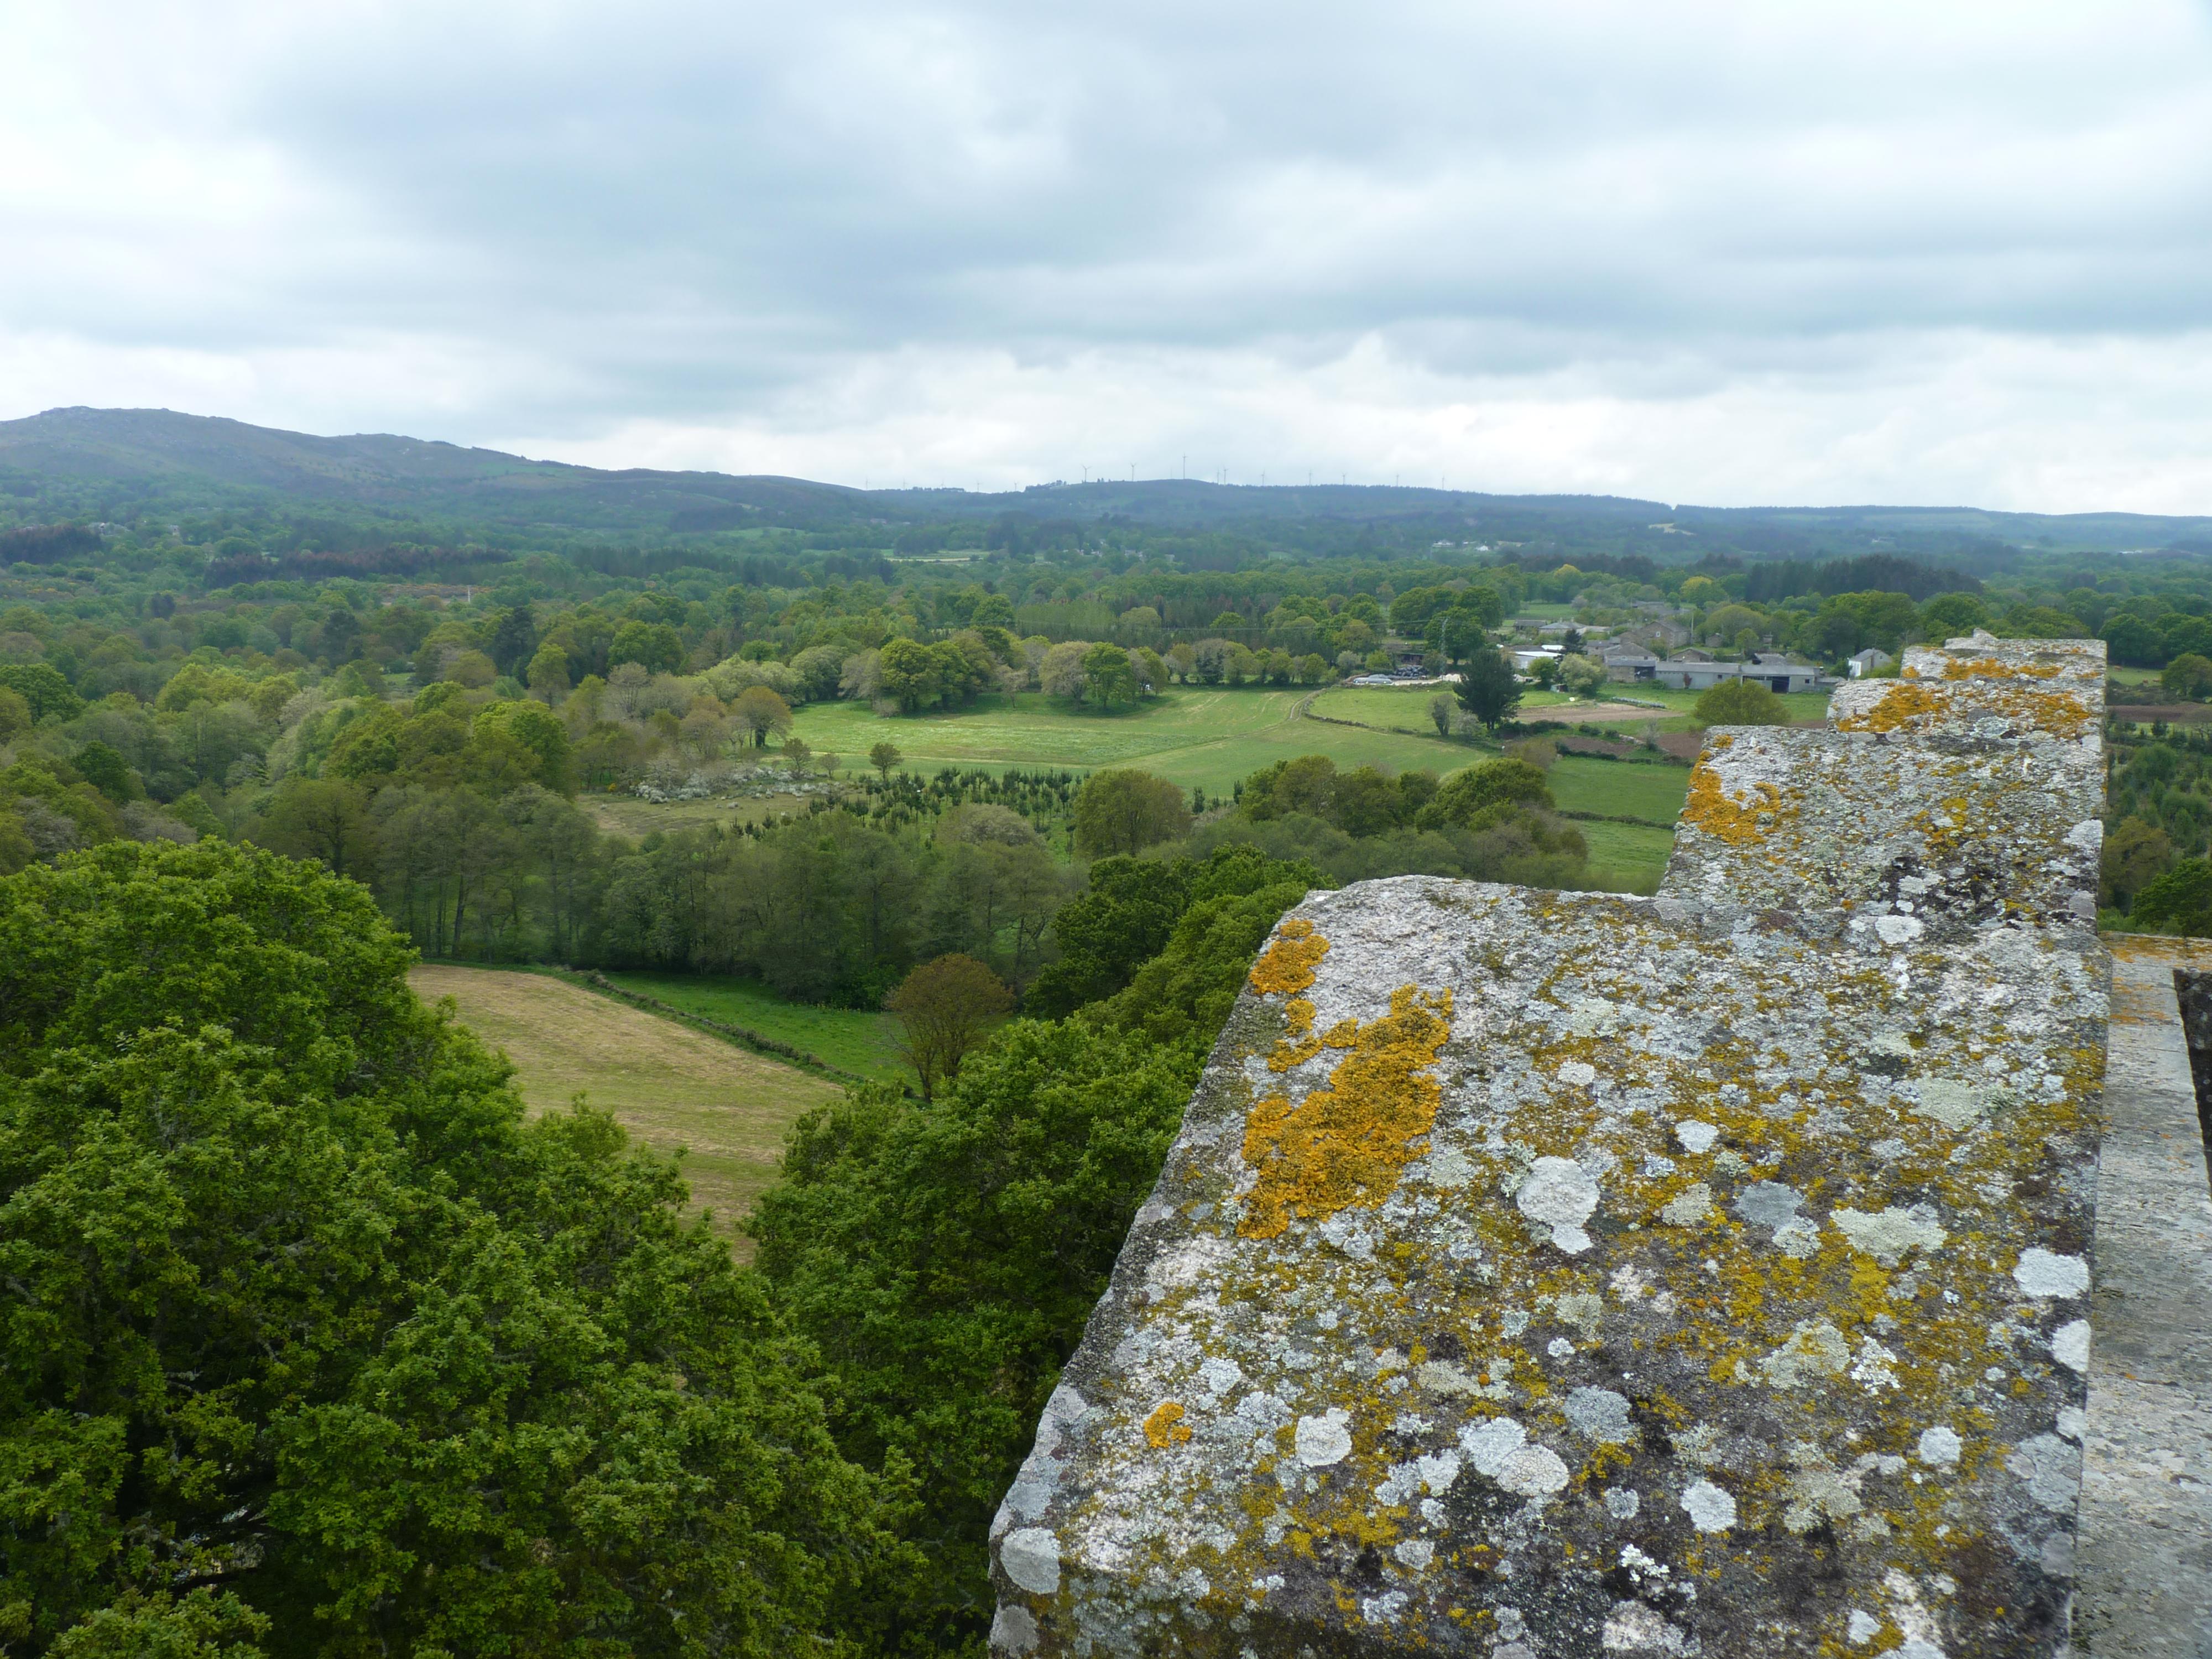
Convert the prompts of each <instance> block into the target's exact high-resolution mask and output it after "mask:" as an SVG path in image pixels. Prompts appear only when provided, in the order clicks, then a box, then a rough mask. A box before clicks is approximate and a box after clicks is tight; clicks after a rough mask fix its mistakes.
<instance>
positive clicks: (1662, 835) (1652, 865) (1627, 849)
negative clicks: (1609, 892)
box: [1575, 818, 1674, 893]
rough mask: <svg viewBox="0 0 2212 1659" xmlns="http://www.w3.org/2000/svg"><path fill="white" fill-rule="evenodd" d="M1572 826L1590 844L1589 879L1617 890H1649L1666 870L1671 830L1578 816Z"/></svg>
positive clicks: (1657, 884)
mask: <svg viewBox="0 0 2212 1659" xmlns="http://www.w3.org/2000/svg"><path fill="white" fill-rule="evenodd" d="M1575 828H1576V829H1579V830H1580V831H1581V832H1582V836H1583V840H1584V841H1586V842H1589V867H1590V877H1591V879H1593V880H1594V881H1596V882H1598V883H1601V884H1603V885H1605V886H1607V887H1609V888H1611V889H1613V890H1615V891H1616V892H1623V893H1652V892H1656V891H1657V890H1658V889H1659V878H1660V877H1661V876H1662V875H1663V874H1665V873H1666V870H1667V859H1668V854H1671V853H1672V852H1673V851H1674V831H1673V830H1671V829H1651V828H1650V827H1648V826H1646V825H1644V824H1640V823H1594V822H1592V821H1590V820H1589V819H1586V818H1584V819H1577V820H1576V823H1575Z"/></svg>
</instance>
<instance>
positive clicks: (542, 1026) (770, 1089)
mask: <svg viewBox="0 0 2212 1659" xmlns="http://www.w3.org/2000/svg"><path fill="white" fill-rule="evenodd" d="M408 981H409V983H410V984H411V985H412V986H413V987H415V992H416V995H418V996H420V997H422V999H423V1000H424V1001H426V1002H435V1001H436V1000H438V999H439V998H441V997H451V998H452V999H453V1002H454V1005H455V1006H456V1007H457V1008H458V1009H459V1012H460V1019H461V1024H464V1025H465V1026H467V1027H468V1028H469V1029H470V1030H472V1031H474V1032H475V1033H476V1034H477V1036H479V1037H481V1038H482V1039H483V1042H485V1044H486V1045H487V1046H488V1047H490V1048H497V1049H501V1050H503V1051H504V1052H505V1053H506V1054H507V1059H508V1060H511V1061H512V1062H513V1065H514V1068H515V1082H516V1085H518V1087H519V1088H520V1091H521V1093H522V1099H523V1103H524V1104H525V1105H526V1107H528V1109H530V1110H531V1111H532V1113H537V1112H545V1111H558V1110H560V1109H562V1108H563V1107H565V1106H567V1105H568V1103H569V1102H570V1101H571V1100H572V1099H574V1097H576V1096H577V1095H579V1094H581V1095H582V1096H584V1097H585V1098H586V1100H587V1101H589V1102H590V1103H591V1104H592V1105H593V1106H596V1107H599V1108H600V1109H603V1110H605V1111H609V1112H611V1113H613V1114H614V1115H615V1117H616V1119H617V1121H619V1122H621V1124H622V1125H623V1127H624V1128H626V1129H628V1130H629V1132H630V1133H631V1135H632V1136H633V1137H635V1139H637V1140H638V1141H640V1142H641V1143H642V1144H643V1145H645V1146H650V1147H652V1148H653V1149H654V1150H655V1151H657V1152H675V1151H676V1150H677V1149H678V1148H679V1147H682V1148H686V1149H688V1153H687V1156H686V1157H685V1158H684V1179H685V1180H686V1181H687V1182H690V1187H691V1202H692V1205H693V1207H694V1208H696V1209H704V1210H710V1211H712V1212H714V1223H715V1225H716V1226H717V1227H718V1228H720V1229H721V1230H722V1231H732V1229H733V1228H734V1227H735V1225H736V1224H737V1222H738V1219H739V1218H742V1217H743V1216H744V1213H745V1212H746V1211H748V1210H750V1208H751V1207H752V1202H753V1200H754V1199H755V1198H756V1197H757V1196H758V1195H759V1194H760V1193H761V1192H762V1190H763V1188H767V1187H768V1186H769V1184H770V1183H771V1182H774V1181H775V1177H776V1165H777V1160H778V1159H779V1158H781V1156H782V1152H783V1137H784V1133H785V1131H786V1130H787V1129H789V1128H790V1127H791V1125H792V1123H793V1121H795V1120H797V1119H798V1118H799V1115H801V1114H803V1113H805V1112H807V1111H809V1110H811V1109H813V1108H814V1107H816V1106H818V1105H820V1104H821V1103H823V1101H825V1100H828V1099H829V1098H830V1097H832V1096H834V1095H835V1094H836V1092H837V1085H835V1084H833V1083H830V1082H828V1081H826V1080H824V1079H821V1078H818V1077H816V1076H814V1075H812V1074H811V1073H806V1072H801V1071H798V1070H796V1069H794V1068H793V1067H792V1066H784V1065H781V1064H779V1063H778V1062H776V1061H775V1060H769V1059H767V1058H765V1057H763V1056H762V1055H759V1054H751V1053H750V1052H748V1051H746V1050H745V1049H743V1048H733V1047H732V1046H731V1045H730V1044H728V1043H726V1042H720V1041H719V1040H718V1039H716V1038H714V1037H711V1036H707V1035H706V1034H704V1033H703V1032H701V1031H696V1030H692V1029H691V1028H690V1026H687V1025H679V1024H677V1023H676V1022H675V1021H673V1020H670V1019H663V1018H659V1016H658V1015H655V1014H649V1013H647V1012H644V1011H643V1010H642V1009H638V1008H631V1007H628V1006H624V1005H623V1004H622V1003H619V1002H615V1001H612V1000H610V999H608V998H606V997H602V996H595V995H593V994H592V993H591V992H589V991H583V990H579V989H578V988H577V987H574V986H573V985H570V984H568V983H567V982H565V981H562V980H557V979H552V978H549V977H547V976H546V975H543V974H524V973H515V972H512V971H503V970H501V969H490V968H453V967H445V966H431V965H424V966H420V967H416V968H415V969H410V972H409V974H408ZM738 1244H739V1248H740V1249H743V1241H738Z"/></svg>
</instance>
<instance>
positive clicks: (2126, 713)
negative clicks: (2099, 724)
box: [2105, 702, 2212, 726]
mask: <svg viewBox="0 0 2212 1659" xmlns="http://www.w3.org/2000/svg"><path fill="white" fill-rule="evenodd" d="M2105 714H2106V716H2107V717H2108V718H2110V719H2112V720H2132V721H2134V722H2135V723H2136V725H2138V726H2148V725H2150V724H2152V723H2153V722H2154V721H2156V720H2164V721H2165V722H2166V724H2167V725H2168V726H2195V725H2197V723H2199V722H2200V721H2203V720H2212V703H2202V702H2145V703H2134V702H2125V703H2119V704H2117V705H2115V706H2113V707H2111V708H2106V710H2105Z"/></svg>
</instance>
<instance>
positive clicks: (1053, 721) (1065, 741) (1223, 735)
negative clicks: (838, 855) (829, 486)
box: [796, 688, 1474, 794]
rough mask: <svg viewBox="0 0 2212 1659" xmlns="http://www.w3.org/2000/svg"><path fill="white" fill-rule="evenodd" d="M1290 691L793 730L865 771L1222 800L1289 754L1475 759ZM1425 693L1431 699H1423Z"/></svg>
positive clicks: (1047, 703)
mask: <svg viewBox="0 0 2212 1659" xmlns="http://www.w3.org/2000/svg"><path fill="white" fill-rule="evenodd" d="M1311 695H1312V694H1311V693H1310V692H1306V691H1297V690H1265V691H1262V690H1236V691H1230V690H1206V689H1204V688H1194V689H1191V690H1182V689H1180V688H1178V689H1176V690H1171V691H1169V692H1167V693H1165V694H1164V695H1163V696H1158V697H1155V698H1153V699H1152V701H1151V702H1146V703H1143V704H1140V705H1139V706H1138V707H1136V708H1127V709H1122V710H1120V711H1118V712H1116V713H1115V714H1093V713H1090V712H1087V711H1079V710H1075V709H1071V708H1068V707H1067V705H1066V704H1065V703H1063V702H1058V701H1056V700H1055V699H1053V698H1050V697H1047V696H1044V695H1043V694H1042V693H1041V692H1024V693H1021V694H1019V695H1018V696H986V697H981V698H979V699H977V701H976V702H975V703H974V704H973V705H971V706H970V707H969V708H963V709H959V710H957V711H954V712H951V713H942V714H939V713H933V714H876V713H874V712H873V711H872V710H871V709H870V708H867V707H866V705H865V704H861V703H857V702H831V703H810V704H808V705H807V706H806V707H805V708H801V709H800V710H799V712H798V716H797V720H796V729H797V731H798V733H799V736H800V737H802V738H805V739H806V741H807V743H808V744H810V745H811V747H812V748H813V749H814V750H816V752H817V753H819V752H821V751H823V750H828V751H829V752H830V753H832V754H836V755H839V756H842V757H844V759H845V760H846V762H847V763H848V765H849V764H854V763H860V764H865V763H866V755H867V752H868V749H869V746H870V745H871V744H876V743H878V742H889V743H891V744H896V746H897V748H898V750H899V752H900V754H901V755H902V757H903V760H902V765H903V767H904V768H905V769H907V770H908V771H914V772H933V771H935V770H937V769H939V767H945V766H961V767H970V766H972V767H981V768H985V769H990V770H994V771H996V770H1002V769H1006V768H1009V767H1020V768H1024V769H1048V770H1058V769H1062V768H1066V769H1070V770H1073V771H1081V772H1088V771H1092V770H1095V769H1098V768H1100V767H1107V766H1134V767H1140V768H1142V769H1145V770H1146V771H1148V772H1156V773H1158V775H1160V776H1162V777H1164V778H1167V779H1170V780H1171V781H1174V782H1176V783H1179V784H1181V785H1182V786H1183V787H1185V788H1188V787H1191V786H1192V785H1194V784H1195V785H1198V786H1200V787H1203V788H1204V789H1205V790H1206V792H1207V793H1209V794H1226V793H1228V792H1229V790H1230V788H1231V787H1232V786H1233V785H1234V784H1236V783H1237V781H1239V780H1240V779H1243V778H1246V777H1249V776H1250V775H1252V774H1253V773H1255V772H1256V771H1258V770H1259V769H1261V767H1263V766H1267V765H1269V764H1271V763H1273V762H1275V761H1279V760H1288V759H1290V758H1291V757H1293V756H1297V755H1328V756H1329V757H1332V758H1333V759H1334V760H1335V761H1336V762H1337V763H1338V764H1339V765H1341V766H1358V765H1362V764H1364V763H1370V762H1371V763H1376V764H1377V765H1383V766H1388V767H1390V768H1393V769H1398V770H1404V769H1407V768H1411V767H1428V768H1431V769H1435V770H1438V771H1449V770H1452V769H1455V768H1457V767H1461V766H1464V765H1466V764H1467V763H1468V761H1469V760H1470V759H1472V758H1474V756H1473V755H1471V754H1470V753H1469V751H1468V749H1467V747H1466V745H1464V744H1447V743H1443V742H1439V741H1438V740H1437V738H1436V737H1435V735H1434V734H1433V733H1431V735H1429V736H1427V737H1419V736H1413V735H1407V734H1401V733H1395V732H1370V731H1362V730H1360V729H1358V728H1357V727H1352V726H1330V725H1328V724H1327V723H1326V722H1323V721H1321V720H1307V719H1305V718H1304V716H1302V715H1301V714H1299V713H1298V706H1299V704H1300V703H1302V702H1304V701H1305V699H1306V698H1307V697H1309V696H1311ZM1431 695H1433V693H1431Z"/></svg>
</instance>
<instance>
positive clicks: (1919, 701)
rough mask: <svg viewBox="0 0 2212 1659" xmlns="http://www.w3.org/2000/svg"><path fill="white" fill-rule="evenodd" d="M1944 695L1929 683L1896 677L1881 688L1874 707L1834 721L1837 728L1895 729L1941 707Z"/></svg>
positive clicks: (1856, 729) (1853, 730)
mask: <svg viewBox="0 0 2212 1659" xmlns="http://www.w3.org/2000/svg"><path fill="white" fill-rule="evenodd" d="M1946 702H1947V699H1946V698H1945V697H1944V696H1943V694H1942V692H1941V691H1938V690H1936V688H1935V687H1934V686H1932V685H1924V684H1920V683H1919V682H1917V681H1914V680H1899V681H1898V682H1897V683H1896V684H1893V685H1892V686H1891V687H1890V688H1889V690H1887V691H1885V692H1883V693H1882V694H1881V698H1880V700H1879V701H1877V702H1875V705H1874V707H1873V708H1869V709H1868V710H1867V711H1866V712H1865V713H1864V714H1845V715H1844V716H1842V717H1841V718H1840V719H1838V720H1837V721H1836V729H1837V730H1838V732H1894V731H1896V730H1897V729H1898V728H1899V726H1904V725H1905V723H1906V722H1907V721H1910V720H1918V719H1919V718H1920V717H1921V716H1922V715H1923V714H1936V713H1937V712H1939V711H1940V710H1942V708H1944V707H1945V705H1946Z"/></svg>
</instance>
